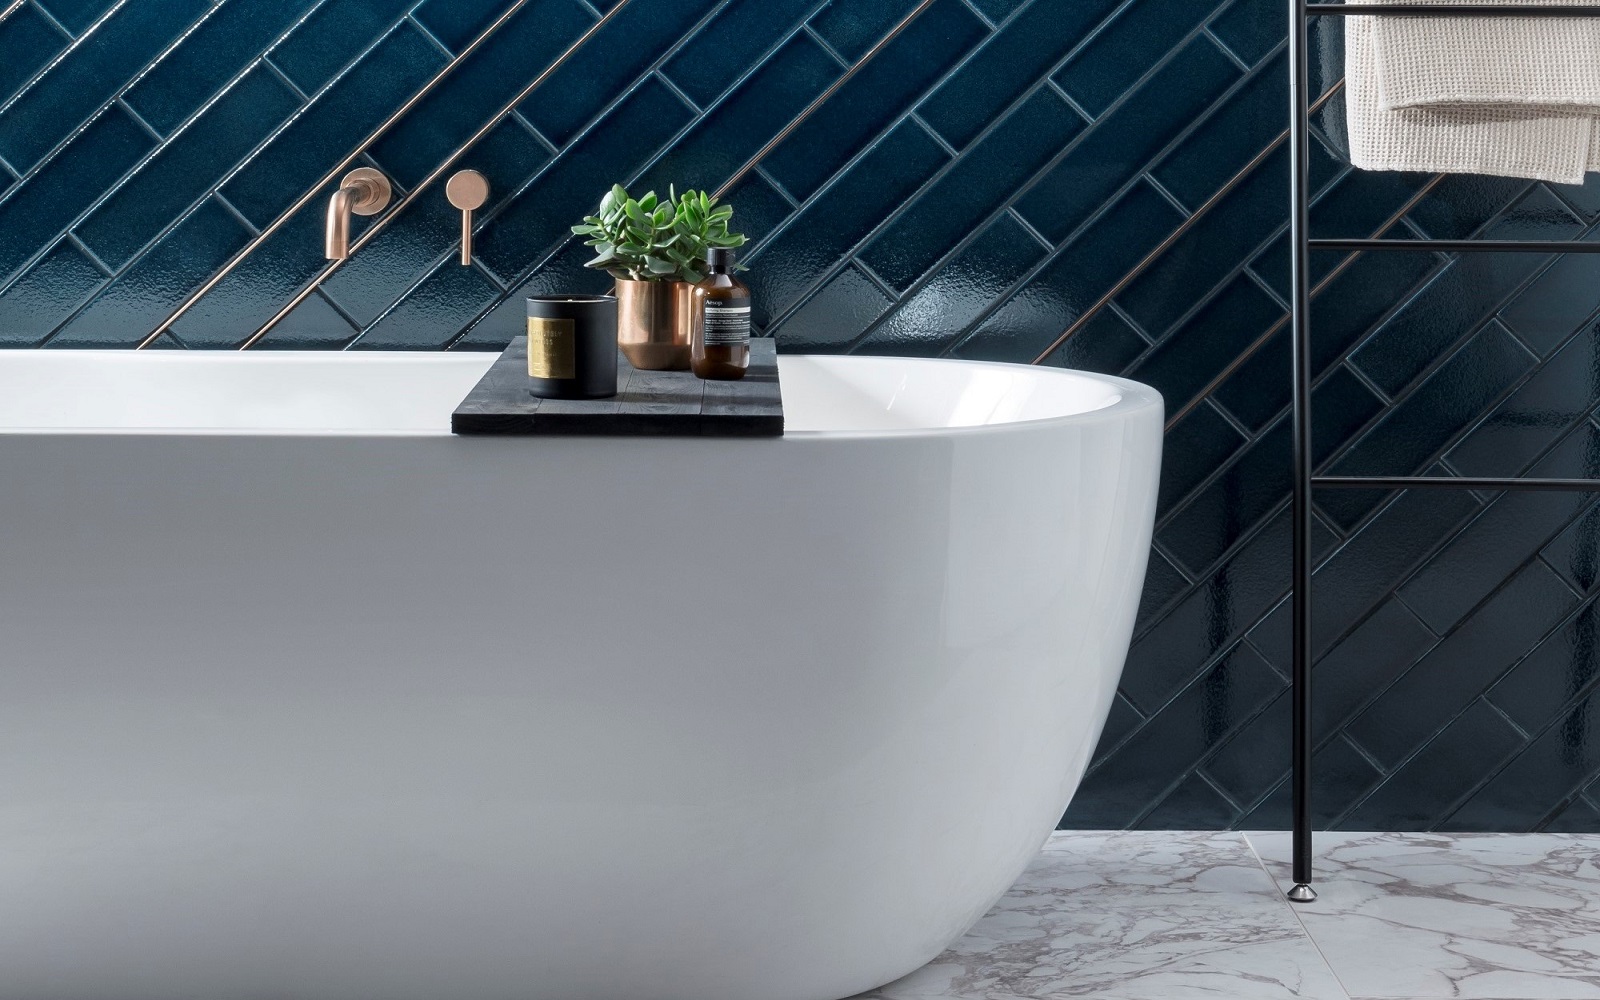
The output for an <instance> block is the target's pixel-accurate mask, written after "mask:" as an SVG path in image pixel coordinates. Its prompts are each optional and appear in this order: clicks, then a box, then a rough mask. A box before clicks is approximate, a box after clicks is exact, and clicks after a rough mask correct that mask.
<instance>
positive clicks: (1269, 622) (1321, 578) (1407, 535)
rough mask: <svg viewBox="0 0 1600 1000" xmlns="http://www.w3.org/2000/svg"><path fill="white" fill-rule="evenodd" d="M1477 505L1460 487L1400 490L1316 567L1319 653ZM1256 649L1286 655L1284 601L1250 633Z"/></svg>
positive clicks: (1314, 627) (1314, 633) (1314, 619)
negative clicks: (1457, 488)
mask: <svg viewBox="0 0 1600 1000" xmlns="http://www.w3.org/2000/svg"><path fill="white" fill-rule="evenodd" d="M1481 507H1482V504H1481V503H1480V502H1479V501H1478V500H1477V499H1476V498H1474V496H1473V495H1472V494H1471V493H1468V492H1467V491H1465V490H1429V491H1427V492H1426V493H1424V492H1422V491H1418V490H1412V491H1410V492H1407V493H1402V494H1400V495H1399V496H1398V497H1396V498H1395V500H1394V501H1393V502H1392V503H1390V504H1389V505H1388V506H1386V507H1384V509H1383V510H1382V511H1380V512H1379V513H1378V514H1377V516H1375V517H1374V518H1373V519H1372V520H1371V521H1369V522H1367V524H1366V525H1365V526H1363V527H1362V529H1361V530H1360V531H1359V532H1357V533H1356V534H1355V536H1354V537H1352V538H1350V539H1349V540H1348V541H1346V542H1345V543H1344V544H1343V545H1342V546H1340V548H1339V550H1338V552H1336V553H1335V554H1334V555H1333V556H1332V557H1331V558H1330V559H1329V560H1328V561H1327V562H1326V563H1324V564H1320V565H1318V567H1317V571H1316V577H1315V580H1316V586H1315V587H1314V588H1313V597H1314V603H1313V604H1312V611H1313V614H1312V627H1311V635H1312V639H1313V644H1314V647H1315V649H1316V651H1317V653H1318V655H1320V654H1321V653H1322V652H1323V651H1325V650H1327V649H1328V648H1329V647H1330V646H1331V645H1332V644H1334V643H1335V642H1337V641H1339V639H1340V637H1341V636H1343V635H1344V634H1345V633H1346V632H1347V631H1348V630H1349V629H1350V628H1351V627H1352V626H1354V625H1355V624H1356V623H1358V622H1360V621H1361V620H1362V619H1363V618H1364V617H1366V616H1367V615H1368V614H1370V613H1372V611H1373V610H1374V609H1375V608H1377V607H1378V606H1379V605H1380V604H1382V603H1383V602H1384V601H1385V600H1387V599H1388V598H1389V596H1390V594H1391V592H1392V591H1393V590H1394V588H1395V586H1396V585H1397V584H1399V583H1400V582H1402V581H1403V580H1405V579H1406V577H1408V576H1409V575H1410V574H1411V573H1412V571H1413V570H1414V569H1415V567H1416V566H1417V564H1418V563H1419V562H1421V561H1422V560H1423V559H1425V558H1426V557H1427V555H1428V554H1429V553H1430V552H1432V551H1433V550H1434V549H1435V548H1436V547H1437V546H1438V545H1439V543H1440V542H1442V541H1444V539H1446V538H1448V537H1449V536H1450V535H1452V534H1454V533H1455V532H1456V531H1457V530H1459V528H1460V527H1461V525H1462V524H1464V523H1465V522H1466V521H1467V520H1468V519H1469V518H1470V517H1472V516H1473V515H1474V514H1476V513H1477V512H1478V510H1480V509H1481ZM1250 639H1251V641H1252V642H1254V643H1255V644H1256V648H1258V649H1262V650H1265V651H1267V652H1268V653H1269V655H1279V654H1282V655H1284V656H1287V651H1288V649H1289V605H1288V603H1287V602H1285V603H1283V604H1280V605H1278V606H1277V607H1275V608H1273V610H1272V613H1271V614H1270V615H1267V616H1266V617H1265V618H1264V619H1263V620H1262V621H1261V622H1260V623H1258V624H1257V625H1256V626H1255V627H1254V628H1253V629H1252V630H1251V632H1250Z"/></svg>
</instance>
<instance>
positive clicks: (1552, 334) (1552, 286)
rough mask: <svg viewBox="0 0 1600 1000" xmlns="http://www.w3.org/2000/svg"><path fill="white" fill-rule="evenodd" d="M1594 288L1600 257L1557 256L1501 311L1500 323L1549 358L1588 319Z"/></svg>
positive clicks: (1598, 279) (1598, 278) (1599, 274)
mask: <svg viewBox="0 0 1600 1000" xmlns="http://www.w3.org/2000/svg"><path fill="white" fill-rule="evenodd" d="M1596 286H1600V255H1595V254H1586V253H1574V254H1566V255H1564V256H1560V257H1557V258H1555V259H1554V260H1553V261H1551V262H1550V265H1549V267H1548V268H1547V269H1545V270H1544V271H1543V272H1542V273H1541V274H1539V276H1538V277H1536V278H1534V279H1533V282H1532V284H1530V285H1529V286H1528V287H1527V289H1526V290H1525V291H1524V292H1522V293H1521V294H1520V295H1518V296H1517V297H1516V298H1514V299H1512V300H1511V302H1510V303H1509V304H1507V305H1506V307H1505V308H1504V309H1501V310H1500V322H1502V323H1504V324H1505V325H1506V327H1507V328H1508V329H1510V330H1511V332H1512V333H1515V334H1516V335H1517V338H1518V339H1519V340H1521V341H1522V342H1523V343H1524V344H1527V345H1528V346H1529V347H1531V348H1533V349H1534V350H1535V351H1536V352H1538V353H1539V355H1540V356H1541V357H1542V356H1545V355H1548V354H1549V353H1550V352H1551V351H1553V350H1554V349H1555V348H1556V346H1557V345H1559V344H1561V343H1564V342H1565V341H1566V339H1567V338H1568V337H1569V336H1571V335H1572V333H1573V331H1575V330H1577V329H1578V328H1579V327H1580V326H1582V325H1584V324H1585V323H1586V322H1587V321H1588V320H1589V317H1590V315H1591V314H1592V313H1593V312H1594V307H1595V303H1594V301H1593V290H1594V289H1595V287H1596Z"/></svg>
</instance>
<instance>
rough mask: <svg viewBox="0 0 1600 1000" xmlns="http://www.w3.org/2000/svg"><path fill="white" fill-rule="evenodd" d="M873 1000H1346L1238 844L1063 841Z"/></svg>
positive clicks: (1162, 836)
mask: <svg viewBox="0 0 1600 1000" xmlns="http://www.w3.org/2000/svg"><path fill="white" fill-rule="evenodd" d="M865 996H866V997H870V998H875V1000H1042V998H1059V997H1094V998H1096V1000H1192V998H1218V1000H1223V998H1225V1000H1258V998H1259V1000H1269V998H1270V1000H1280V998H1281V1000H1290V998H1302V997H1304V998H1314V1000H1344V996H1345V994H1344V991H1343V990H1341V989H1340V988H1339V985H1338V982H1337V980H1336V979H1335V978H1334V976H1333V975H1332V973H1331V972H1330V971H1329V970H1328V967H1327V965H1326V964H1325V963H1324V962H1323V960H1322V958H1321V957H1320V956H1319V955H1318V954H1317V951H1316V949H1315V948H1314V947H1313V946H1312V944H1311V942H1310V941H1309V940H1308V939H1307V938H1306V936H1305V933H1304V931H1303V930H1302V929H1301V927H1300V925H1299V923H1298V921H1297V920H1296V919H1295V915H1294V913H1293V912H1291V911H1290V909H1289V904H1288V903H1287V902H1285V901H1284V900H1282V899H1281V898H1280V897H1279V896H1278V894H1277V892H1276V891H1275V889H1274V887H1273V885H1272V881H1271V879H1270V878H1269V877H1268V876H1267V874H1266V872H1265V871H1264V870H1263V869H1262V868H1261V866H1260V864H1259V862H1258V861H1257V860H1256V858H1255V855H1254V853H1253V852H1252V851H1251V849H1250V846H1249V844H1248V843H1247V842H1246V841H1245V839H1244V836H1243V835H1242V834H1238V833H1173V832H1122V833H1079V832H1071V833H1060V834H1057V835H1055V836H1054V837H1052V838H1051V839H1050V841H1049V843H1048V844H1047V845H1046V846H1045V849H1044V851H1043V852H1042V853H1041V855H1040V856H1039V858H1038V859H1037V860H1036V861H1035V862H1034V863H1033V864H1032V865H1030V866H1029V868H1028V870H1027V872H1026V873H1025V874H1024V875H1023V877H1022V879H1021V880H1020V881H1019V882H1018V883H1017V885H1016V886H1015V887H1014V888H1013V889H1012V890H1011V891H1010V892H1008V893H1007V894H1006V896H1005V897H1004V898H1003V899H1002V900H1001V901H1000V902H999V903H998V904H997V905H996V906H995V908H994V909H993V910H992V911H990V913H989V914H988V915H987V916H985V917H984V918H983V919H982V920H981V921H979V922H978V925H977V926H976V927H974V928H973V929H972V931H971V932H970V933H969V934H968V935H967V936H966V937H964V938H962V939H961V940H960V941H958V942H957V943H956V944H955V945H954V946H953V947H951V948H950V950H948V951H947V952H945V953H944V954H943V955H941V956H940V957H939V958H938V959H936V960H934V962H933V963H932V964H930V965H928V966H926V967H925V968H923V969H920V970H918V971H917V972H914V973H912V974H911V975H909V976H907V977H906V978H904V979H901V980H900V981H898V982H895V983H891V984H890V985H888V986H885V987H883V988H882V989H879V990H876V991H874V992H872V993H870V994H866V995H865Z"/></svg>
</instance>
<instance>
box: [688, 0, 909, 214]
mask: <svg viewBox="0 0 1600 1000" xmlns="http://www.w3.org/2000/svg"><path fill="white" fill-rule="evenodd" d="M933 4H934V0H922V2H921V3H919V4H917V5H916V6H915V7H913V8H912V9H911V11H910V12H909V13H907V14H906V16H905V17H902V18H901V19H900V20H899V22H897V23H896V24H895V26H894V27H892V28H890V29H889V30H888V32H886V33H885V34H884V36H883V37H882V38H880V39H878V40H877V41H876V42H875V43H873V46H872V48H870V49H868V50H867V51H866V52H864V53H862V54H861V58H860V59H857V60H856V61H855V62H853V63H851V64H850V66H849V68H847V69H846V70H845V71H844V73H843V75H841V76H840V77H839V79H837V80H835V81H833V82H832V83H830V84H828V86H827V89H825V90H823V92H822V93H820V94H818V95H817V96H816V98H815V99H814V100H813V101H812V102H811V103H810V104H807V105H806V106H805V107H804V108H802V109H801V111H800V113H799V114H798V115H795V117H794V120H793V121H791V122H789V124H787V125H785V126H784V127H783V128H782V129H781V130H780V131H779V132H778V134H777V135H775V136H773V137H772V138H771V139H769V140H767V143H766V144H765V145H764V146H762V147H761V148H760V149H758V150H756V152H755V155H754V156H752V157H750V159H748V160H746V161H744V165H743V166H741V167H740V168H739V169H738V170H735V171H734V172H733V176H732V177H729V178H728V179H727V180H726V181H724V182H723V183H722V186H721V187H719V188H717V190H716V191H715V195H716V197H718V198H721V197H722V196H723V195H725V194H727V193H728V192H729V191H731V190H732V189H733V186H734V185H735V184H737V183H739V182H740V181H742V180H744V178H745V175H746V174H748V173H750V171H752V170H754V169H755V168H756V164H758V163H760V162H761V161H762V160H763V159H765V158H766V156H767V154H768V153H770V152H772V151H773V150H774V149H776V148H777V147H778V144H779V143H781V142H783V140H785V139H787V138H789V135H790V134H791V133H792V132H794V130H795V129H797V128H799V127H800V126H801V125H802V124H803V123H804V122H805V120H806V119H807V118H810V117H811V113H812V112H813V111H816V110H817V109H818V108H820V107H822V105H823V104H825V103H826V102H827V100H828V98H830V97H832V96H833V95H834V94H836V93H838V92H839V88H840V87H843V86H844V85H845V84H847V83H849V82H850V78H851V77H853V76H855V75H856V73H858V72H860V70H861V67H863V66H865V65H866V64H867V63H869V62H871V61H872V59H873V57H874V56H876V55H877V54H878V53H879V52H882V51H883V49H884V47H885V46H886V45H888V44H889V43H890V42H892V41H894V40H895V38H897V37H898V36H899V35H900V33H901V32H902V31H904V30H906V27H907V26H908V25H910V24H911V22H912V21H915V20H916V19H917V18H918V17H919V16H920V15H921V14H922V12H923V11H925V10H927V9H928V8H929V7H931V6H933Z"/></svg>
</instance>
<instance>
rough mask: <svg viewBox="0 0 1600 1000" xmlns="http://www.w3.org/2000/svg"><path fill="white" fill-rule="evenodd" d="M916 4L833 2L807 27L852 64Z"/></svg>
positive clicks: (899, 1) (873, 0)
mask: <svg viewBox="0 0 1600 1000" xmlns="http://www.w3.org/2000/svg"><path fill="white" fill-rule="evenodd" d="M916 5H917V4H916V0H834V2H833V3H830V4H828V5H827V6H825V7H823V8H822V10H821V11H819V12H818V13H817V16H816V17H813V18H812V19H811V28H812V30H813V31H815V32H816V33H817V34H818V36H820V37H821V38H822V40H823V41H825V42H827V43H828V45H830V46H831V47H832V48H833V50H834V51H835V52H837V53H839V54H840V55H841V56H843V57H844V58H845V59H848V60H849V61H851V62H855V61H856V60H858V59H860V58H861V57H862V56H863V55H865V54H866V52H867V50H868V49H870V48H872V47H873V46H874V45H876V44H877V43H878V41H879V40H880V39H882V38H883V36H884V35H886V34H888V33H889V30H890V29H891V28H893V27H894V26H895V25H896V24H899V23H900V21H901V19H903V18H904V17H905V16H906V15H907V14H909V13H911V9H912V8H913V7H915V6H916ZM924 13H926V12H924Z"/></svg>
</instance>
